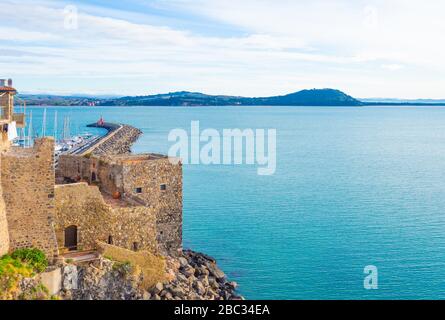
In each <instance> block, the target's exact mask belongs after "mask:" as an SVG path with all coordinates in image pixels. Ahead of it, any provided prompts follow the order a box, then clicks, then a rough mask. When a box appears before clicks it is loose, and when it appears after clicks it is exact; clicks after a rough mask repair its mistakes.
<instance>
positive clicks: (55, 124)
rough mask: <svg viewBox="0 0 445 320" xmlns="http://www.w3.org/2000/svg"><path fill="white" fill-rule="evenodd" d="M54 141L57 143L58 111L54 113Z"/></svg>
mask: <svg viewBox="0 0 445 320" xmlns="http://www.w3.org/2000/svg"><path fill="white" fill-rule="evenodd" d="M54 141H55V142H57V110H56V112H55V113H54Z"/></svg>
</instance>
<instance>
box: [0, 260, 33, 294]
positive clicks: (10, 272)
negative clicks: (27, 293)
mask: <svg viewBox="0 0 445 320" xmlns="http://www.w3.org/2000/svg"><path fill="white" fill-rule="evenodd" d="M33 275H34V271H33V268H32V267H30V266H29V265H27V264H26V263H23V262H22V261H20V260H18V259H14V258H12V257H11V256H10V255H4V256H3V257H1V258H0V300H5V299H13V298H14V297H15V295H16V294H17V292H18V291H19V281H20V279H21V278H26V277H32V276H33Z"/></svg>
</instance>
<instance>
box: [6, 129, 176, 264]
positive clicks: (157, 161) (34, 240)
mask: <svg viewBox="0 0 445 320" xmlns="http://www.w3.org/2000/svg"><path fill="white" fill-rule="evenodd" d="M129 128H131V127H129ZM133 129H134V128H133ZM133 129H132V130H129V131H128V130H126V131H124V132H126V133H127V134H128V133H129V132H132V135H136V136H139V134H140V132H139V131H138V130H137V129H134V130H133ZM115 136H117V135H115ZM108 138H109V136H108ZM133 139H134V137H133V138H131V137H130V136H127V137H126V138H125V139H124V140H123V145H121V144H120V143H119V140H117V141H115V145H114V148H115V149H114V151H113V152H120V151H119V150H121V151H122V150H127V151H128V147H127V146H128V141H132V140H133ZM113 140H114V137H112V138H109V139H108V140H107V141H113ZM100 146H106V145H105V144H100ZM110 148H111V146H110V147H109V148H108V149H109V151H110V152H111V149H110ZM116 148H117V149H116ZM103 150H104V149H102V151H103ZM102 151H101V152H102ZM101 152H99V154H101ZM170 160H171V159H169V158H168V157H167V156H163V155H158V154H143V155H132V154H125V155H116V154H115V153H112V155H108V154H107V155H95V154H94V152H90V153H88V154H85V155H64V156H60V158H59V161H58V168H57V170H55V168H54V140H53V139H52V138H42V139H37V140H36V141H35V146H34V147H33V148H25V149H24V148H16V147H12V148H9V149H8V150H7V151H5V152H3V153H1V157H0V223H1V224H0V254H4V253H7V252H8V251H12V250H15V249H18V248H27V247H36V248H39V249H42V250H43V251H44V252H45V254H46V255H47V256H48V257H49V259H50V260H52V259H53V257H56V256H57V255H58V254H59V253H60V252H64V251H67V250H93V249H95V248H96V241H103V242H106V243H111V244H113V245H116V246H120V247H123V248H126V249H131V250H149V251H152V252H154V253H160V254H164V255H171V256H176V255H178V254H180V252H181V251H182V165H181V163H180V162H179V161H177V163H176V164H175V163H174V162H171V161H170ZM56 183H59V185H56ZM68 235H69V236H68ZM67 239H68V240H67ZM59 249H60V250H59Z"/></svg>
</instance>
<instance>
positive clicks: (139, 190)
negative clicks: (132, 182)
mask: <svg viewBox="0 0 445 320" xmlns="http://www.w3.org/2000/svg"><path fill="white" fill-rule="evenodd" d="M134 192H136V193H142V188H136V189H134Z"/></svg>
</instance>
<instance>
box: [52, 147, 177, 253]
mask: <svg viewBox="0 0 445 320" xmlns="http://www.w3.org/2000/svg"><path fill="white" fill-rule="evenodd" d="M57 177H58V180H60V181H65V182H75V181H86V182H88V183H90V184H97V185H98V186H99V188H100V190H101V191H102V193H103V194H104V195H107V194H108V195H110V196H111V195H116V194H118V195H119V198H120V200H121V201H124V202H126V203H128V204H133V206H143V207H145V208H150V210H151V211H152V212H154V216H155V223H156V239H157V242H158V248H159V250H160V251H161V252H163V253H168V254H172V255H176V254H177V253H178V252H179V251H180V250H181V248H182V166H181V164H180V163H178V164H172V163H171V162H170V160H169V159H168V157H166V156H162V155H155V154H146V155H115V156H112V157H96V156H88V157H85V156H74V155H69V156H61V157H60V159H59V167H58V170H57ZM124 217H125V216H123V219H125V218H124Z"/></svg>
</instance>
